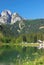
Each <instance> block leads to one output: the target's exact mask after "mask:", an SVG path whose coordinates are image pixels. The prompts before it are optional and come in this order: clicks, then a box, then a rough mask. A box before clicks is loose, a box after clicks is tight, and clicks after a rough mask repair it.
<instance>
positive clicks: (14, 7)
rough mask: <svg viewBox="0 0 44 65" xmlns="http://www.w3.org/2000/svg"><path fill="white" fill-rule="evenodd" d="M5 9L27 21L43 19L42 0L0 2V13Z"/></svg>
mask: <svg viewBox="0 0 44 65" xmlns="http://www.w3.org/2000/svg"><path fill="white" fill-rule="evenodd" d="M5 9H7V10H10V11H11V12H12V13H13V12H17V13H19V14H20V15H21V16H22V17H24V18H28V19H36V18H44V0H0V13H1V11H2V10H5Z"/></svg>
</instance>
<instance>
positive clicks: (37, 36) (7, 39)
mask: <svg viewBox="0 0 44 65" xmlns="http://www.w3.org/2000/svg"><path fill="white" fill-rule="evenodd" d="M37 40H42V41H43V40H44V34H43V33H31V34H20V35H19V36H18V37H11V36H4V35H2V34H1V33H0V42H1V43H21V42H27V43H36V42H37Z"/></svg>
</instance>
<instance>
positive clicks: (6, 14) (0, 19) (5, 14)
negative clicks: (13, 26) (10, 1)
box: [0, 10, 11, 24]
mask: <svg viewBox="0 0 44 65" xmlns="http://www.w3.org/2000/svg"><path fill="white" fill-rule="evenodd" d="M10 22H11V12H10V11H9V10H4V11H2V13H1V16H0V24H7V23H10Z"/></svg>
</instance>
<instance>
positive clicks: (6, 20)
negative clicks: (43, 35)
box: [0, 10, 22, 24]
mask: <svg viewBox="0 0 44 65" xmlns="http://www.w3.org/2000/svg"><path fill="white" fill-rule="evenodd" d="M21 20H22V17H20V16H19V15H18V14H17V13H13V14H12V13H11V12H10V11H9V10H4V11H2V13H1V14H0V24H14V23H15V22H16V21H21Z"/></svg>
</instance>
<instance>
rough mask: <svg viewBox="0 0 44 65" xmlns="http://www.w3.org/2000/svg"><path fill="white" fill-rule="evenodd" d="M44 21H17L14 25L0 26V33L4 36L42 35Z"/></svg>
mask: <svg viewBox="0 0 44 65" xmlns="http://www.w3.org/2000/svg"><path fill="white" fill-rule="evenodd" d="M42 26H44V19H36V20H23V21H17V22H16V23H14V24H3V25H0V31H2V33H3V34H5V35H7V36H8V35H10V36H18V35H20V34H30V33H39V32H40V33H44V28H41V29H40V27H42Z"/></svg>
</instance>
